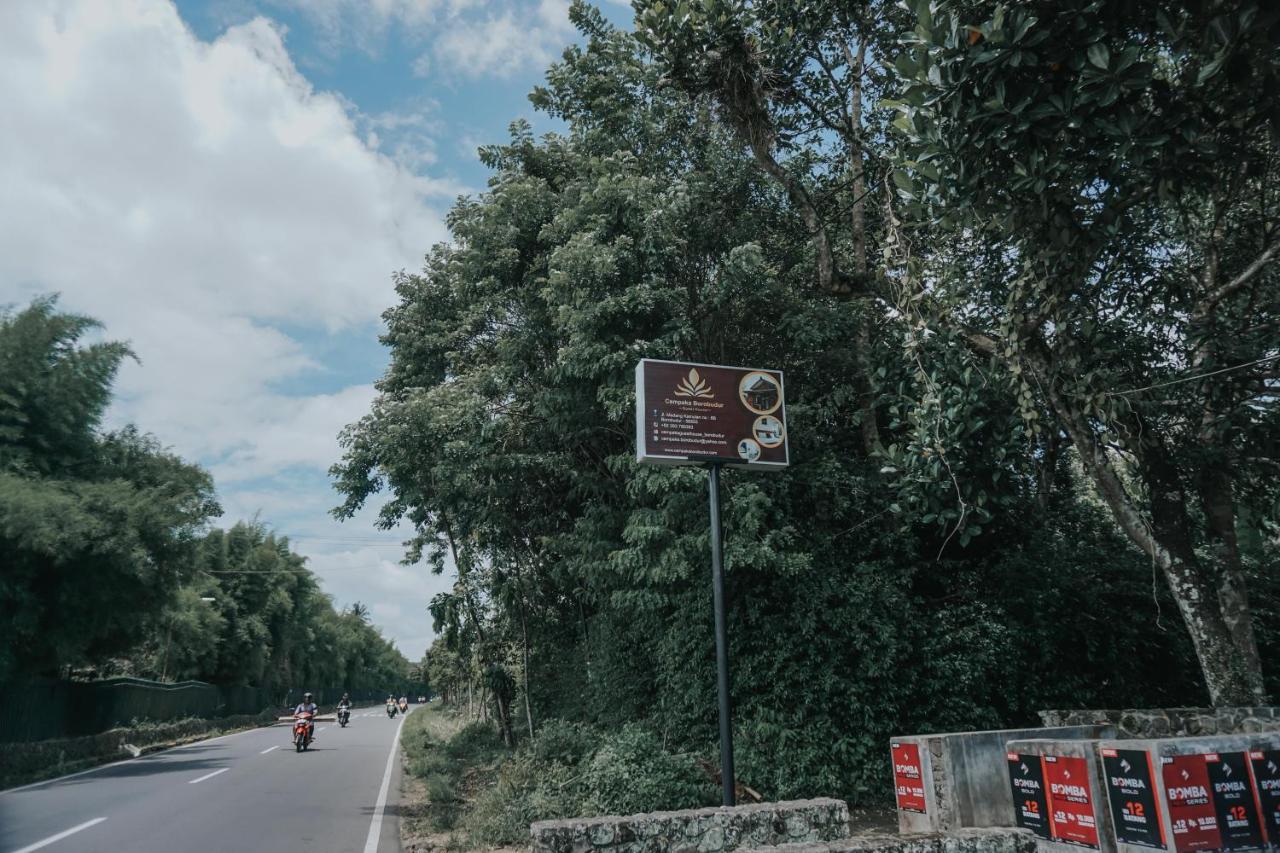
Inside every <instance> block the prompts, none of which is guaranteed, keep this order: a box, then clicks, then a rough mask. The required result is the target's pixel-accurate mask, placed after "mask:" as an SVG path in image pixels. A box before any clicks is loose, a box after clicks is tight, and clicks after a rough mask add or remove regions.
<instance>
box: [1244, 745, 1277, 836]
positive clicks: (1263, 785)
mask: <svg viewBox="0 0 1280 853" xmlns="http://www.w3.org/2000/svg"><path fill="white" fill-rule="evenodd" d="M1249 769H1250V770H1251V771H1252V772H1253V789H1254V790H1255V791H1257V793H1258V806H1259V807H1260V808H1261V809H1262V814H1261V818H1262V826H1263V828H1264V829H1265V831H1266V834H1267V838H1268V840H1270V842H1271V843H1272V844H1273V845H1280V749H1265V750H1254V751H1253V752H1250V753H1249Z"/></svg>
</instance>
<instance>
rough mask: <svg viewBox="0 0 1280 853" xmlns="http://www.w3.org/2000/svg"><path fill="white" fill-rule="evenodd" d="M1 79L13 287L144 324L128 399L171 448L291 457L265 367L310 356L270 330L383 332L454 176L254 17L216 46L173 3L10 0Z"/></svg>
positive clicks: (1, 272)
mask: <svg viewBox="0 0 1280 853" xmlns="http://www.w3.org/2000/svg"><path fill="white" fill-rule="evenodd" d="M0 95H2V100H3V103H4V104H5V109H6V119H7V120H6V122H5V125H4V126H5V128H6V129H5V130H4V131H3V132H0V185H3V186H4V187H5V195H4V200H3V204H0V287H3V288H4V289H5V291H8V292H10V293H14V291H16V293H14V296H15V297H16V298H22V297H24V296H26V295H28V294H29V293H31V292H33V291H60V292H62V293H63V294H64V299H65V303H66V304H67V305H68V306H69V307H72V308H75V309H76V310H82V311H86V312H88V313H90V314H93V315H95V316H97V317H99V318H101V319H102V320H104V321H105V322H106V323H107V325H108V331H109V333H110V335H112V336H113V337H123V338H127V339H129V340H131V341H132V342H133V344H134V347H135V349H136V350H137V352H138V355H139V356H140V358H141V361H142V365H141V366H140V367H134V366H127V367H126V368H125V370H124V372H123V375H122V377H121V390H122V391H123V392H124V394H125V395H126V401H125V406H124V409H125V411H126V413H127V414H128V415H129V416H130V417H133V416H135V415H136V416H137V417H138V418H139V419H140V420H141V421H142V422H143V424H144V426H146V427H147V428H149V429H152V430H155V431H157V432H159V433H160V434H161V435H162V436H164V437H165V438H166V440H168V441H172V442H173V443H174V444H175V445H176V446H177V447H178V448H179V449H180V450H182V451H184V452H189V453H192V454H195V455H199V456H201V457H203V458H208V457H210V456H219V455H224V454H233V455H234V456H235V457H236V458H245V454H246V450H245V443H246V442H254V441H257V440H258V437H259V436H262V437H263V438H264V440H265V441H267V442H268V443H271V442H274V445H273V447H267V446H266V445H264V446H263V447H260V448H258V450H257V451H256V455H255V456H254V458H255V460H256V461H258V462H261V463H263V464H267V465H271V464H291V463H292V462H295V461H297V456H298V454H297V453H296V452H283V453H281V452H279V451H287V448H286V447H285V443H284V442H278V441H275V439H274V436H276V435H279V433H280V431H283V430H288V429H289V424H290V422H291V421H295V420H296V419H297V418H298V409H297V407H295V406H291V405H289V404H288V402H287V401H282V400H281V399H280V398H279V395H278V394H275V393H273V392H272V383H274V382H279V381H281V380H285V379H289V378H294V377H297V376H299V374H301V373H304V372H305V371H307V370H310V369H314V368H315V367H316V365H315V363H314V361H312V360H311V359H310V358H308V356H307V354H306V352H305V351H304V349H303V347H302V345H301V344H300V343H299V342H298V341H297V340H295V339H293V338H291V337H290V336H288V335H286V334H285V333H284V332H282V331H280V330H279V328H278V327H279V326H282V325H285V324H287V325H288V327H290V328H292V329H298V328H304V329H305V328H315V329H319V330H326V331H328V332H334V331H341V330H344V329H352V328H361V329H362V332H363V333H365V334H368V333H370V332H369V330H368V327H369V326H370V325H371V324H372V323H374V322H376V320H377V317H378V314H379V313H380V312H381V311H382V310H383V309H384V308H385V307H386V306H388V305H389V304H391V302H392V299H393V295H392V289H391V284H390V273H391V272H392V271H393V270H395V269H397V268H403V267H416V266H417V265H418V261H419V258H420V257H421V255H422V253H423V252H424V251H425V249H426V248H427V247H429V246H430V245H431V244H432V243H433V242H435V241H437V240H439V239H442V238H443V237H444V229H443V226H442V223H441V217H440V216H439V214H438V213H437V212H436V211H434V210H432V208H431V207H430V204H431V203H433V202H438V201H439V200H440V197H441V196H444V197H448V196H451V195H452V194H453V193H454V192H455V190H456V188H455V187H453V186H452V185H449V184H441V183H438V182H435V181H432V180H431V179H430V178H426V177H421V176H418V175H415V174H413V173H411V172H409V171H407V170H406V169H404V168H403V167H401V166H400V165H398V164H397V163H395V162H394V161H393V160H392V159H390V158H388V157H386V156H384V155H382V154H379V153H378V152H377V151H376V150H373V149H371V148H370V147H369V146H368V145H367V144H366V143H365V141H364V140H362V139H361V137H360V136H359V135H358V133H357V131H356V123H355V121H354V120H353V118H352V116H351V115H350V114H349V112H348V110H347V109H346V108H345V107H344V105H343V103H342V102H341V101H340V100H339V99H338V98H337V97H335V96H332V95H329V94H326V93H323V92H316V91H314V90H313V89H312V88H311V86H310V84H309V83H308V82H307V81H306V80H305V79H304V78H303V77H302V76H301V75H300V74H299V73H298V72H297V70H296V69H295V68H294V66H293V64H292V63H291V62H290V60H289V56H288V53H287V51H286V50H285V47H284V44H283V42H282V40H281V36H280V33H279V31H278V30H277V29H276V28H275V27H274V26H272V25H271V24H270V23H269V22H267V21H266V20H263V19H256V20H254V21H252V22H250V23H248V24H245V25H243V26H239V27H235V28H232V29H230V30H228V31H227V32H226V34H224V35H223V36H222V37H221V38H219V39H217V40H216V41H214V42H213V43H204V42H201V41H199V40H198V39H196V38H195V37H194V36H193V35H192V34H191V33H190V32H189V31H188V30H187V29H186V28H185V27H184V26H183V24H182V22H181V20H180V19H179V18H178V15H177V13H176V11H175V10H174V9H173V8H172V6H170V5H168V4H167V3H165V2H161V0H128V1H127V2H115V3H111V4H104V3H99V2H93V0H83V2H64V3H59V4H52V5H51V4H47V3H38V2H19V3H13V2H9V3H4V4H0ZM370 378H372V377H370ZM362 393H365V392H357V391H354V390H353V391H350V392H347V393H344V395H341V398H340V399H335V400H328V401H324V403H323V405H324V406H325V408H326V413H328V412H331V411H332V410H333V409H335V408H337V407H339V406H341V404H342V403H343V402H352V403H354V402H358V401H357V398H358V397H360V394H362ZM316 405H320V403H319V402H317V404H316ZM353 410H354V409H353V407H352V406H348V407H347V408H346V411H347V412H351V411H353ZM331 420H332V419H331V418H330V419H327V420H325V422H324V424H323V428H324V429H329V428H330V426H331ZM273 424H274V425H275V426H276V427H277V428H278V429H276V430H275V431H273V430H272V429H270V428H268V429H266V430H263V429H262V427H263V426H268V427H270V426H271V425H273ZM273 459H275V463H273V461H272V460H273Z"/></svg>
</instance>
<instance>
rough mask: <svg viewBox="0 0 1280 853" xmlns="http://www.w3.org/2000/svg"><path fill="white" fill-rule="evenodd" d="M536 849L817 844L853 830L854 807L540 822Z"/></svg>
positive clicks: (683, 851) (613, 852)
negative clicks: (850, 821)
mask: <svg viewBox="0 0 1280 853" xmlns="http://www.w3.org/2000/svg"><path fill="white" fill-rule="evenodd" d="M529 829H530V834H531V835H532V837H533V838H532V840H533V853H595V851H601V853H604V851H608V853H668V851H669V852H670V853H727V851H730V850H736V849H737V848H739V847H772V846H776V845H779V844H797V843H799V844H814V843H819V842H826V841H836V840H839V839H841V838H845V837H846V836H848V834H849V807H848V806H847V805H846V804H845V803H844V802H843V801H841V800H833V799H827V798H821V799H815V800H795V801H791V802H781V803H758V804H753V805H746V806H733V807H721V808H707V809H688V810H685V811H677V812H654V813H653V814H640V815H630V816H627V817H613V816H610V817H595V818H572V819H569V820H544V821H538V822H537V823H535V824H533V825H532V826H531V827H530V828H529Z"/></svg>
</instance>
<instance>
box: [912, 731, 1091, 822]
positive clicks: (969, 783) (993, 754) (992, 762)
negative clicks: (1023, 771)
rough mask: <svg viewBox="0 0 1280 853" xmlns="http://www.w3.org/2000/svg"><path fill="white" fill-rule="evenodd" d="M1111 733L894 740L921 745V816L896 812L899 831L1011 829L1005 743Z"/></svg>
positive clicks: (1014, 733) (980, 734) (993, 733)
mask: <svg viewBox="0 0 1280 853" xmlns="http://www.w3.org/2000/svg"><path fill="white" fill-rule="evenodd" d="M1114 735H1115V730H1114V729H1113V728H1111V727H1108V726H1098V725H1087V726H1062V727H1057V728H1048V729H999V730H995V731H986V732H948V733H944V734H934V735H910V736H904V737H895V738H892V739H891V741H890V742H891V743H915V744H918V745H919V747H920V760H921V765H922V769H923V775H924V781H925V799H926V809H925V813H924V814H920V813H917V812H909V811H903V810H901V809H899V810H898V829H899V831H901V832H903V833H933V832H947V831H951V830H956V829H963V828H981V827H1001V826H1006V827H1007V826H1012V825H1013V795H1012V794H1011V793H1010V792H1009V775H1008V771H1007V765H1006V762H1005V746H1006V745H1007V744H1008V743H1009V741H1011V740H1030V739H1032V738H1049V739H1053V740H1085V739H1097V738H1100V737H1113V736H1114Z"/></svg>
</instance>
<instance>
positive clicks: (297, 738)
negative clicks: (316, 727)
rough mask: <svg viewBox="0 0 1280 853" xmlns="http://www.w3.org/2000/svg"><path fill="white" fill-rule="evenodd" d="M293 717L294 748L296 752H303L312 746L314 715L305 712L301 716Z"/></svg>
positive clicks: (295, 715)
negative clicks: (312, 719) (312, 720)
mask: <svg viewBox="0 0 1280 853" xmlns="http://www.w3.org/2000/svg"><path fill="white" fill-rule="evenodd" d="M293 717H294V721H293V747H294V750H295V751H296V752H302V751H303V750H305V749H306V748H307V747H309V746H311V740H312V737H313V735H312V729H313V726H312V723H311V717H312V714H311V712H309V711H303V712H302V713H301V714H294V715H293Z"/></svg>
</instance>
